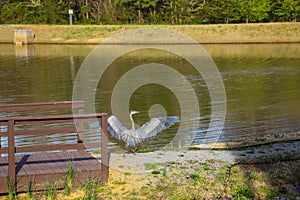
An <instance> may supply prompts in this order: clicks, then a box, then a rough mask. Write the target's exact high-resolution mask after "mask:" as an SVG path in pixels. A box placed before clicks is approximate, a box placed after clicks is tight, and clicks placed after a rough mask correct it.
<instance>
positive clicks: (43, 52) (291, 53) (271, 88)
mask: <svg viewBox="0 0 300 200" xmlns="http://www.w3.org/2000/svg"><path fill="white" fill-rule="evenodd" d="M25 47H26V48H24V49H18V48H19V47H16V46H14V45H4V44H1V45H0V80H1V81H0V88H1V90H0V103H1V104H5V103H27V102H46V101H65V100H71V99H72V89H73V83H74V80H75V77H76V73H77V71H78V69H79V67H80V65H81V63H82V62H83V60H84V58H85V57H86V56H87V55H88V53H89V52H90V51H91V50H92V49H93V48H94V47H95V46H76V45H30V46H25ZM22 48H23V47H22ZM204 48H205V49H206V50H207V51H208V53H209V54H210V56H211V57H212V59H213V60H214V61H215V63H216V65H217V66H218V68H219V70H220V72H221V75H222V78H223V80H224V84H225V89H226V95H227V116H226V122H225V128H224V131H223V135H222V137H221V138H220V139H221V140H222V141H241V142H243V141H244V142H245V141H246V142H247V140H248V139H249V137H252V138H255V139H256V140H257V141H259V140H261V141H263V140H268V138H279V139H286V138H289V137H292V138H298V139H299V138H300V134H299V132H300V123H299V120H300V114H299V113H300V45H299V44H272V45H267V44H252V45H204ZM141 62H142V63H160V64H166V65H168V66H172V67H173V68H174V69H176V70H177V71H179V72H180V73H181V74H183V75H184V77H185V78H186V79H187V80H188V81H189V83H190V84H191V85H192V86H193V89H194V90H195V91H196V94H197V98H198V101H199V107H200V113H201V117H200V118H199V119H189V120H186V121H182V122H181V123H190V122H191V121H193V120H198V121H200V127H199V129H198V130H195V131H196V132H197V136H196V138H195V139H194V143H196V144H198V143H201V142H202V141H203V138H204V137H205V134H206V129H207V128H208V124H209V121H210V117H211V104H210V95H209V91H208V89H207V86H206V84H205V82H204V81H203V79H202V77H201V76H199V74H197V73H195V70H193V68H192V67H191V66H190V64H189V63H187V62H186V61H185V60H184V59H181V58H180V57H178V56H174V55H172V54H168V53H164V54H162V52H159V51H151V52H149V51H142V52H133V53H132V54H129V55H126V56H124V57H122V58H120V59H118V60H116V61H115V62H113V63H112V65H111V66H110V67H109V68H108V69H107V71H106V72H105V74H104V76H103V79H101V80H100V82H99V85H98V91H97V99H96V108H97V111H99V112H107V113H109V114H111V112H112V110H111V107H110V106H111V104H110V101H111V96H112V92H113V88H114V85H115V84H116V83H117V81H118V80H119V79H120V77H121V76H122V74H124V72H126V71H128V70H129V69H130V68H132V67H134V66H136V65H137V64H141ZM91 81H93V80H91ZM178 82H180V80H178ZM182 92H183V93H184V92H185V91H182ZM187 100H188V98H187ZM155 104H160V105H163V107H164V109H165V110H166V112H167V113H168V114H169V115H177V116H180V115H181V113H180V106H179V103H178V99H176V96H175V95H174V94H173V93H172V91H170V90H168V89H166V88H164V87H161V86H160V85H157V84H150V85H145V86H142V87H140V88H138V89H137V90H136V91H134V93H133V95H132V97H131V99H130V107H132V109H136V110H139V111H140V112H141V113H140V114H139V115H137V116H135V121H136V123H137V124H138V125H141V124H143V123H145V122H147V121H148V120H149V110H151V109H150V108H151V106H153V105H155ZM191 108H192V106H191ZM151 112H153V110H152V111H151ZM189 112H193V110H190V111H189ZM16 114H17V113H10V115H16ZM152 114H153V113H152ZM154 114H155V113H154ZM7 115H9V114H8V113H1V116H7ZM124 124H125V125H126V126H128V125H129V124H127V123H126V122H124ZM177 129H178V126H174V127H172V128H171V129H169V130H167V131H164V132H163V133H162V134H160V135H159V136H158V137H156V138H154V139H153V140H150V141H149V142H147V143H145V144H143V145H144V146H151V147H162V146H164V145H165V144H167V143H168V142H170V140H171V139H172V138H173V137H174V134H175V133H176V131H177ZM60 138H61V140H63V141H69V142H72V140H74V139H75V138H76V137H74V135H70V136H65V137H60ZM29 140H30V142H34V140H35V139H34V138H33V139H32V138H30V139H28V138H27V141H29ZM111 141H112V143H111V144H110V146H111V147H113V146H121V145H123V144H122V143H120V142H118V141H116V140H114V139H112V138H111ZM23 142H24V140H20V141H19V145H24V143H23ZM45 142H51V141H50V140H49V141H48V140H45Z"/></svg>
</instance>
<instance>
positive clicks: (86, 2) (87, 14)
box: [85, 0, 89, 19]
mask: <svg viewBox="0 0 300 200" xmlns="http://www.w3.org/2000/svg"><path fill="white" fill-rule="evenodd" d="M88 4H89V2H88V0H85V6H86V9H87V11H86V16H85V17H86V19H88V18H89V10H88Z"/></svg>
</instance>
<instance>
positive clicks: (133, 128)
mask: <svg viewBox="0 0 300 200" xmlns="http://www.w3.org/2000/svg"><path fill="white" fill-rule="evenodd" d="M129 118H130V120H131V125H132V130H135V127H134V121H133V118H132V114H131V113H130V115H129Z"/></svg>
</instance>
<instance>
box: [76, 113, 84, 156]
mask: <svg viewBox="0 0 300 200" xmlns="http://www.w3.org/2000/svg"><path fill="white" fill-rule="evenodd" d="M78 114H83V108H78ZM83 131H84V122H83V120H81V119H78V124H77V143H83V140H82V138H83ZM78 150H81V151H83V150H84V147H82V149H78Z"/></svg>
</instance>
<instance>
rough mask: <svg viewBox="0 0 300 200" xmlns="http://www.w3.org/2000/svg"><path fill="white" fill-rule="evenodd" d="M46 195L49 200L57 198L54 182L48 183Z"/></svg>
mask: <svg viewBox="0 0 300 200" xmlns="http://www.w3.org/2000/svg"><path fill="white" fill-rule="evenodd" d="M45 197H46V199H47V200H55V199H56V189H55V186H54V184H53V183H50V182H49V183H48V184H47V186H46V189H45Z"/></svg>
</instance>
